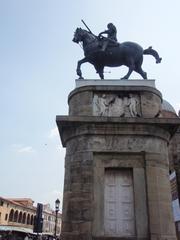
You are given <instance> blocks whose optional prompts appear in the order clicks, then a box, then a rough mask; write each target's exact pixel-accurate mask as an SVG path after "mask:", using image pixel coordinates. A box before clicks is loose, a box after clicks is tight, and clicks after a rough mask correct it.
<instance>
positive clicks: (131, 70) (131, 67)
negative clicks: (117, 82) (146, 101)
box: [121, 59, 135, 79]
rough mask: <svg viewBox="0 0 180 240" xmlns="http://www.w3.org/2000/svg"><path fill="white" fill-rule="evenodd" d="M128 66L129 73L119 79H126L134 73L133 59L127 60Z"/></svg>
mask: <svg viewBox="0 0 180 240" xmlns="http://www.w3.org/2000/svg"><path fill="white" fill-rule="evenodd" d="M128 62H129V64H128V67H129V71H128V73H127V74H126V75H125V76H124V77H123V78H121V79H128V78H129V77H130V75H131V73H132V72H133V71H134V68H135V65H134V60H133V59H129V60H128Z"/></svg>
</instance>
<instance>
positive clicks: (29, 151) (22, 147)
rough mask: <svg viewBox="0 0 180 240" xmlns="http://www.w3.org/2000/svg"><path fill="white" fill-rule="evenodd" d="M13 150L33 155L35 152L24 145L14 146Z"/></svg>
mask: <svg viewBox="0 0 180 240" xmlns="http://www.w3.org/2000/svg"><path fill="white" fill-rule="evenodd" d="M12 148H13V150H14V151H15V152H17V153H33V152H35V150H34V149H33V148H32V147H31V146H24V145H22V144H13V145H12Z"/></svg>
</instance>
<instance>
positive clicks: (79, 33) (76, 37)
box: [73, 28, 84, 43]
mask: <svg viewBox="0 0 180 240" xmlns="http://www.w3.org/2000/svg"><path fill="white" fill-rule="evenodd" d="M83 36H84V30H83V29H82V28H77V29H76V31H75V32H74V38H73V42H75V43H79V42H81V41H82V39H83Z"/></svg>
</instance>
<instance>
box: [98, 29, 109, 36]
mask: <svg viewBox="0 0 180 240" xmlns="http://www.w3.org/2000/svg"><path fill="white" fill-rule="evenodd" d="M104 33H105V34H108V30H105V31H103V32H100V33H99V37H100V36H101V35H102V34H104Z"/></svg>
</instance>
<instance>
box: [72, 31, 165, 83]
mask: <svg viewBox="0 0 180 240" xmlns="http://www.w3.org/2000/svg"><path fill="white" fill-rule="evenodd" d="M103 39H104V38H101V39H100V38H98V37H97V36H95V35H94V34H92V33H91V32H88V31H86V30H84V29H81V28H77V29H76V31H75V33H74V38H73V42H75V43H79V42H82V43H83V50H84V55H85V57H84V58H83V59H81V60H80V61H78V64H77V69H76V72H77V75H78V76H79V78H83V77H82V72H81V64H82V63H85V62H89V63H91V64H92V65H94V67H95V69H96V72H97V73H98V74H99V76H100V78H101V79H104V73H103V71H104V67H105V66H109V67H118V66H121V65H125V66H127V67H128V68H129V71H128V73H127V74H126V75H125V76H124V77H123V78H122V79H128V78H129V76H130V75H131V73H132V72H133V71H135V72H137V73H139V74H140V75H141V76H142V77H143V79H147V74H146V72H144V71H143V70H142V68H141V66H142V63H143V55H144V54H145V55H152V56H154V58H155V59H156V63H160V62H161V58H160V57H159V54H158V53H157V52H156V51H155V50H154V49H152V47H149V48H148V49H145V50H143V48H142V47H141V46H140V45H138V44H137V43H134V42H123V43H113V42H109V44H108V47H107V49H106V51H102V50H101V48H102V41H103ZM106 40H107V39H106Z"/></svg>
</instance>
